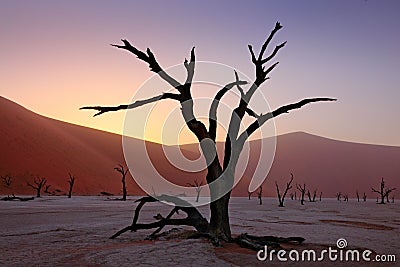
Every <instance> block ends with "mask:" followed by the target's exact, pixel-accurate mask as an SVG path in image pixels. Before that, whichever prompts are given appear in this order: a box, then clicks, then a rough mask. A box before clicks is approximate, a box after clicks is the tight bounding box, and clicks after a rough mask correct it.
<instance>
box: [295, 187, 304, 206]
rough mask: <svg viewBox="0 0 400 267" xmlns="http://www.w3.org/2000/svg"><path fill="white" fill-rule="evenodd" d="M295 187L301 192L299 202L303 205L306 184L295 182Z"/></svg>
mask: <svg viewBox="0 0 400 267" xmlns="http://www.w3.org/2000/svg"><path fill="white" fill-rule="evenodd" d="M296 188H297V190H299V191H300V193H301V198H300V203H301V205H304V195H305V194H306V184H304V185H303V186H301V185H300V184H296Z"/></svg>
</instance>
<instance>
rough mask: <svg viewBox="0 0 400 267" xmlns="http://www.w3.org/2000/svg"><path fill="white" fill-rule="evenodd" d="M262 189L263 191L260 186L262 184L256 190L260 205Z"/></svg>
mask: <svg viewBox="0 0 400 267" xmlns="http://www.w3.org/2000/svg"><path fill="white" fill-rule="evenodd" d="M262 191H263V187H262V185H260V188H259V189H258V192H257V197H258V200H259V201H260V202H259V204H260V205H262Z"/></svg>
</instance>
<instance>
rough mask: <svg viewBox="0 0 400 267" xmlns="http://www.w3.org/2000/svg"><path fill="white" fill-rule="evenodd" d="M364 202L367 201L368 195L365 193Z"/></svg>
mask: <svg viewBox="0 0 400 267" xmlns="http://www.w3.org/2000/svg"><path fill="white" fill-rule="evenodd" d="M363 200H364V202H365V201H367V194H365V192H364V193H363Z"/></svg>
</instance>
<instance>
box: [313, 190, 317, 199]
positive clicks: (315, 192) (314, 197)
mask: <svg viewBox="0 0 400 267" xmlns="http://www.w3.org/2000/svg"><path fill="white" fill-rule="evenodd" d="M316 198H317V189H315V190H314V191H313V197H312V202H315V199H316Z"/></svg>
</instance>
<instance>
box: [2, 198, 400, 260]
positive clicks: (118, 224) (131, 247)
mask: <svg viewBox="0 0 400 267" xmlns="http://www.w3.org/2000/svg"><path fill="white" fill-rule="evenodd" d="M129 199H130V200H129V201H126V202H122V201H106V197H73V198H72V199H67V198H66V197H43V198H41V199H35V200H34V201H29V202H4V201H0V213H1V215H0V225H1V230H0V235H1V239H0V247H1V254H0V266H267V265H268V266H269V265H274V266H275V265H280V264H282V263H280V262H276V261H275V262H260V261H258V260H257V258H256V252H253V251H250V250H247V249H243V248H239V247H238V246H236V245H234V244H224V246H223V247H222V248H215V247H214V246H213V245H212V244H210V243H209V242H208V241H206V240H203V239H189V240H187V239H183V238H181V237H180V236H181V233H183V232H187V231H188V230H190V229H191V228H185V227H183V229H181V230H178V231H176V232H174V234H173V235H170V236H169V237H163V238H161V239H160V240H157V241H146V240H144V239H145V237H146V236H147V235H148V234H150V233H151V231H139V232H134V233H131V232H127V233H125V234H123V235H121V236H120V237H118V238H117V239H115V240H110V239H108V237H109V236H111V235H112V234H113V233H115V232H116V231H118V230H119V229H121V228H123V227H125V226H127V225H129V224H130V222H131V216H132V212H133V209H134V207H135V206H136V203H134V201H133V200H134V199H136V198H135V197H130V198H129ZM277 204H278V203H277V200H276V199H272V198H268V199H267V198H266V199H264V201H263V205H261V206H260V205H258V200H257V199H256V198H253V199H251V200H248V199H247V198H233V199H232V201H231V206H230V216H231V225H232V232H233V233H234V234H240V233H244V232H246V233H248V234H254V235H278V236H286V237H287V236H302V237H304V238H306V241H305V243H304V245H302V246H300V247H299V249H300V250H301V249H310V248H315V249H317V250H320V249H323V248H327V247H328V246H332V247H333V248H336V241H337V239H339V238H345V239H346V240H347V242H348V248H358V249H369V250H371V251H374V253H377V254H395V255H396V254H397V255H396V256H397V258H399V256H400V253H399V252H400V242H399V241H398V237H399V236H400V219H399V214H400V207H399V205H398V203H394V204H386V205H378V204H376V203H375V202H373V201H372V200H371V201H369V202H365V203H364V202H360V203H358V202H357V201H355V200H350V201H349V202H348V203H345V202H338V201H336V200H334V199H325V200H323V201H322V202H315V203H309V202H306V203H305V205H304V206H301V205H300V203H299V202H297V201H292V200H290V199H287V200H286V207H284V208H279V207H278V205H277ZM200 209H201V211H202V212H203V214H206V215H208V207H201V208H200ZM169 210H170V207H169V206H167V205H163V204H160V203H151V204H148V206H146V207H145V208H144V209H143V212H142V214H141V217H140V219H139V220H140V221H143V222H149V221H152V220H153V218H152V217H153V216H154V215H156V214H157V213H159V212H160V213H162V214H164V215H165V214H166V213H168V212H169ZM168 229H170V228H168ZM283 264H284V263H283ZM292 264H293V263H292ZM322 264H324V265H325V266H327V265H328V266H329V265H333V263H330V262H324V263H322ZM336 264H337V263H336ZM358 264H360V263H358ZM286 265H287V263H286ZM295 265H297V266H302V265H304V266H314V265H315V266H320V265H321V263H315V264H311V263H304V262H303V263H297V264H295ZM339 265H345V266H354V263H347V264H345V263H341V264H339ZM369 265H370V266H373V265H375V264H374V263H372V264H369ZM379 266H396V265H395V263H385V264H380V265H379Z"/></svg>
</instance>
